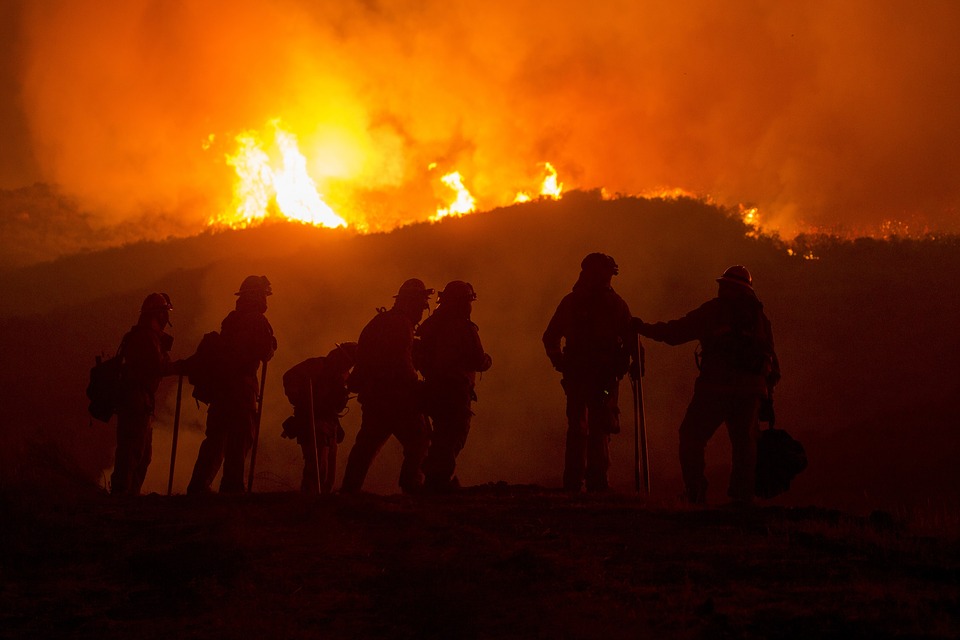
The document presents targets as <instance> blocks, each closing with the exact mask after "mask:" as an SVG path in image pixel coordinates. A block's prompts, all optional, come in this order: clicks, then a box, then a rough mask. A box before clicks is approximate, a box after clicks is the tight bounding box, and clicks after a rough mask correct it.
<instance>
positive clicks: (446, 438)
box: [414, 280, 493, 492]
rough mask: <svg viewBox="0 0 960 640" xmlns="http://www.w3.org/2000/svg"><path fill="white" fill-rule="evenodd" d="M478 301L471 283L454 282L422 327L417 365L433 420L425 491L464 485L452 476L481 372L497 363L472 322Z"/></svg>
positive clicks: (468, 425)
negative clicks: (477, 378) (471, 314)
mask: <svg viewBox="0 0 960 640" xmlns="http://www.w3.org/2000/svg"><path fill="white" fill-rule="evenodd" d="M476 299H477V294H476V293H475V292H474V290H473V286H472V285H471V284H470V283H469V282H463V281H462V280H454V281H452V282H449V283H448V284H447V286H446V287H444V289H443V291H441V292H440V293H439V295H438V301H439V305H438V306H437V310H436V312H435V313H434V314H433V315H431V316H430V317H429V318H427V319H426V320H424V321H423V323H422V324H421V325H420V327H419V328H418V329H417V336H418V337H419V338H420V341H419V343H418V344H417V346H418V347H419V348H418V349H416V350H415V351H414V362H415V364H416V365H417V368H418V369H419V370H420V371H421V372H422V373H423V387H424V401H425V406H426V410H427V414H428V415H429V416H430V419H431V420H432V422H433V434H432V436H431V438H430V450H429V452H428V453H427V458H426V460H424V461H423V473H424V476H425V478H424V489H425V490H427V491H431V492H444V491H449V490H451V489H455V488H456V487H458V486H459V483H458V482H457V480H456V478H455V477H454V475H453V472H454V470H455V469H456V460H457V455H458V454H459V453H460V451H461V450H462V449H463V446H464V445H465V444H466V442H467V434H468V433H469V432H470V418H471V417H472V416H473V412H472V411H471V410H470V405H471V402H472V401H473V400H476V399H477V396H476V394H475V393H474V385H475V383H476V377H477V372H482V371H486V370H487V369H489V368H490V365H491V364H492V362H493V360H492V359H491V358H490V356H489V355H488V354H487V353H485V352H484V350H483V345H482V344H481V343H480V334H479V330H478V328H477V325H475V324H474V323H473V322H472V321H471V320H470V313H471V311H472V309H473V301H474V300H476Z"/></svg>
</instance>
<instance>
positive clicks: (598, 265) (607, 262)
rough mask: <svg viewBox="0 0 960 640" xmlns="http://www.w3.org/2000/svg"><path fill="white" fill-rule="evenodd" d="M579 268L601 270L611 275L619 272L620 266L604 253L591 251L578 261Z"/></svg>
mask: <svg viewBox="0 0 960 640" xmlns="http://www.w3.org/2000/svg"><path fill="white" fill-rule="evenodd" d="M580 268H581V269H583V270H584V271H594V272H603V273H608V274H610V275H613V276H615V275H617V274H619V273H620V267H618V266H617V263H616V262H615V261H614V259H613V258H612V257H610V256H608V255H607V254H605V253H591V254H590V255H588V256H587V257H586V258H584V259H583V262H581V263H580Z"/></svg>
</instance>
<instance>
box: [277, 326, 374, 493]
mask: <svg viewBox="0 0 960 640" xmlns="http://www.w3.org/2000/svg"><path fill="white" fill-rule="evenodd" d="M356 357H357V343H356V342H343V343H340V344H338V345H337V346H336V348H334V349H333V350H331V351H330V353H328V354H327V355H326V356H325V357H319V358H310V359H308V360H304V361H303V362H301V363H300V364H298V365H296V366H294V367H293V368H291V369H290V370H289V371H287V372H286V373H285V374H283V390H284V392H285V393H286V395H287V398H288V399H289V400H290V403H291V404H292V405H293V415H292V416H291V417H289V418H287V419H286V420H285V421H284V422H283V433H282V434H281V435H282V436H283V437H284V438H296V440H297V444H299V445H300V448H301V449H302V450H303V480H302V481H301V483H300V490H301V491H303V492H304V493H318V492H319V493H330V491H331V490H332V489H333V481H334V477H335V476H336V473H337V445H338V444H339V443H340V442H342V441H343V436H344V433H343V428H342V427H341V426H340V414H341V413H342V412H343V410H344V409H345V408H346V407H347V400H348V398H349V392H348V391H347V376H348V375H349V374H350V369H352V368H353V363H354V361H355V360H356ZM311 383H312V387H313V420H314V424H313V425H312V426H311V425H310V411H311V407H310V395H309V394H310V388H311ZM314 438H316V440H314ZM318 481H319V483H320V486H319V488H318V486H317V482H318Z"/></svg>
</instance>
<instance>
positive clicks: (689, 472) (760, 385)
mask: <svg viewBox="0 0 960 640" xmlns="http://www.w3.org/2000/svg"><path fill="white" fill-rule="evenodd" d="M717 282H718V283H719V292H718V294H717V297H716V298H714V299H712V300H709V301H707V302H706V303H704V304H703V305H701V306H700V307H699V308H697V309H694V310H693V311H691V312H690V313H688V314H687V315H685V316H684V317H682V318H680V319H679V320H671V321H670V322H658V323H656V324H647V323H645V322H643V321H641V320H640V319H639V318H635V319H634V327H635V329H636V330H637V331H638V332H639V333H640V334H641V335H644V336H646V337H648V338H652V339H654V340H658V341H660V342H666V343H667V344H670V345H678V344H683V343H685V342H690V341H691V340H699V341H700V348H701V349H702V353H701V355H700V358H699V360H698V366H699V368H700V375H699V377H698V378H697V381H696V386H695V387H694V392H693V399H692V400H691V401H690V405H689V406H688V407H687V413H686V415H685V416H684V418H683V422H682V423H681V424H680V467H681V469H682V471H683V482H684V484H685V486H686V493H685V497H686V499H687V500H688V501H689V502H691V503H694V504H703V503H705V502H706V496H707V479H706V476H705V475H704V466H705V462H704V451H705V449H706V446H707V442H708V441H709V440H710V438H711V437H712V436H713V434H714V433H715V432H716V430H717V429H718V428H719V427H720V424H721V423H723V422H726V424H727V433H728V434H729V436H730V443H731V445H732V448H733V469H732V470H731V473H730V486H729V489H728V495H729V496H730V498H731V499H732V500H733V501H734V503H737V504H746V503H749V502H750V501H751V500H752V499H753V496H754V483H755V476H756V466H757V462H756V460H757V438H758V435H759V412H760V407H761V400H762V399H764V398H769V397H770V395H771V394H772V392H773V387H774V385H776V383H777V381H778V380H779V379H780V365H779V363H778V361H777V355H776V353H775V352H774V348H773V331H772V329H771V326H770V321H769V320H768V319H767V316H766V315H765V314H764V312H763V304H762V303H761V302H760V300H759V299H758V298H757V295H756V293H755V292H754V290H753V278H752V277H751V276H750V272H749V271H747V269H746V268H745V267H743V266H741V265H735V266H732V267H730V268H729V269H727V270H726V271H724V272H723V275H722V276H721V277H719V278H717Z"/></svg>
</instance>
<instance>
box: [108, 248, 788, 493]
mask: <svg viewBox="0 0 960 640" xmlns="http://www.w3.org/2000/svg"><path fill="white" fill-rule="evenodd" d="M618 272H619V270H618V267H617V264H616V262H615V261H614V259H613V258H612V257H610V256H608V255H606V254H603V253H591V254H589V255H588V256H586V257H585V258H584V260H583V261H582V263H581V271H580V274H579V277H578V279H577V282H576V284H575V285H574V286H573V290H572V291H571V292H570V293H569V294H567V295H566V296H565V297H564V298H563V299H562V300H561V302H560V304H559V306H558V307H557V310H556V312H555V313H554V315H553V317H552V318H551V319H550V322H549V324H548V326H547V329H546V331H545V332H544V334H543V344H544V347H545V349H546V354H547V356H548V357H549V359H550V362H551V363H552V364H553V366H554V368H556V369H557V371H559V372H560V373H561V374H562V380H561V384H562V386H563V389H564V392H565V393H566V397H567V405H566V414H567V431H566V453H565V460H564V470H563V487H564V489H565V490H566V491H570V492H579V491H581V490H582V489H583V488H584V485H585V487H586V490H587V491H604V490H606V489H607V486H608V485H607V471H608V468H609V465H610V459H609V450H608V447H609V442H610V436H611V434H616V433H619V431H620V420H619V416H620V410H619V401H618V396H619V386H620V381H621V380H622V379H623V378H624V377H625V376H627V375H629V376H630V377H631V379H632V380H633V381H634V382H635V383H636V382H637V381H638V380H639V378H640V376H641V375H642V360H643V351H642V346H641V345H640V342H639V339H638V336H645V337H647V338H650V339H653V340H657V341H661V342H665V343H667V344H671V345H677V344H682V343H685V342H690V341H693V340H698V341H699V342H700V355H699V362H698V364H699V368H700V374H699V376H698V378H697V381H696V385H695V390H694V395H693V399H692V400H691V402H690V404H689V406H688V408H687V412H686V415H685V416H684V418H683V421H682V422H681V425H680V464H681V469H682V473H683V481H684V486H685V493H684V496H683V497H684V499H685V500H686V501H688V502H690V503H692V504H703V503H705V502H706V491H707V480H706V476H705V474H704V466H705V465H704V452H705V449H706V445H707V441H708V440H709V439H710V438H711V437H712V435H713V434H714V433H715V432H716V430H717V429H718V428H719V426H720V425H721V424H723V423H726V425H727V430H728V433H729V436H730V441H731V445H732V455H733V461H732V462H733V464H732V471H731V477H730V485H729V490H728V495H729V497H730V498H731V500H733V501H734V503H738V504H743V503H749V502H750V501H751V500H752V498H753V496H754V471H755V468H756V450H757V439H758V436H759V422H760V420H761V419H762V418H763V419H769V418H768V417H765V416H763V415H762V414H763V413H765V412H770V411H772V402H771V400H772V393H773V387H774V385H776V383H777V381H778V380H779V378H780V371H779V364H778V361H777V356H776V353H775V351H774V345H773V334H772V331H771V326H770V322H769V320H768V319H767V317H766V315H765V314H764V312H763V305H762V304H761V303H760V301H759V300H758V298H757V296H756V294H755V292H754V289H753V282H752V278H751V276H750V273H749V271H748V270H747V269H746V268H745V267H743V266H740V265H736V266H733V267H730V268H729V269H727V270H726V271H725V272H724V273H723V275H722V276H720V277H719V278H717V282H718V285H719V288H718V294H717V297H715V298H713V299H711V300H709V301H707V302H706V303H705V304H703V305H701V306H700V307H698V308H697V309H695V310H693V311H691V312H690V313H688V314H687V315H685V316H684V317H682V318H680V319H677V320H672V321H670V322H659V323H655V324H649V323H646V322H643V321H642V320H640V319H639V318H636V317H633V316H632V315H631V313H630V310H629V307H628V305H627V304H626V302H625V301H624V300H623V298H621V297H620V296H619V295H618V294H617V293H616V292H615V291H614V289H613V287H612V278H613V276H615V275H617V274H618ZM433 293H434V290H433V289H430V288H427V287H426V286H425V284H424V283H423V282H422V281H421V280H419V279H416V278H413V279H410V280H407V281H406V282H404V283H403V284H402V285H401V287H400V289H399V291H398V292H397V295H395V296H394V304H393V306H392V307H391V308H390V309H379V310H378V313H377V315H376V316H375V317H374V318H373V319H372V320H371V321H370V322H369V323H367V325H366V326H365V327H364V329H363V331H362V332H361V333H360V336H359V338H358V339H357V341H356V342H344V343H340V344H337V345H336V346H335V348H334V349H332V350H331V351H330V352H329V353H328V354H327V355H326V356H321V357H314V358H310V359H307V360H304V361H303V362H301V363H299V364H297V365H296V366H294V367H293V368H291V369H290V370H289V371H287V372H286V373H285V374H284V376H283V386H284V391H285V393H286V395H287V398H288V399H289V400H290V402H291V404H292V405H293V415H292V416H291V417H290V418H288V419H287V420H286V421H285V422H284V423H283V433H282V435H283V437H287V438H291V439H296V441H297V443H298V444H299V445H300V446H301V448H302V450H303V459H304V469H303V479H302V482H301V489H302V490H303V491H304V492H309V493H330V492H331V491H332V490H333V485H334V477H335V475H336V458H337V446H338V444H339V443H340V442H341V441H342V440H343V437H344V431H343V428H342V427H341V425H340V416H341V415H342V413H343V411H344V409H345V408H346V405H347V402H348V399H349V397H350V394H351V393H356V394H357V400H358V402H359V404H360V407H361V411H362V417H361V424H360V429H359V431H358V433H357V435H356V441H355V443H354V445H353V448H352V449H351V451H350V454H349V456H348V458H347V465H346V469H345V470H344V475H343V481H342V484H341V486H340V492H341V493H351V492H356V491H359V490H360V489H361V488H362V486H363V482H364V479H365V477H366V475H367V472H368V470H369V468H370V465H371V464H372V462H373V460H374V458H375V457H376V455H377V454H378V453H379V451H380V449H381V448H382V447H383V445H384V444H385V443H386V441H387V440H388V439H389V438H390V436H394V437H396V438H397V440H398V441H399V442H400V444H401V445H402V447H403V462H402V464H401V469H400V479H399V485H400V488H401V490H402V491H404V492H405V493H421V492H429V493H443V492H448V491H452V490H455V489H456V488H457V487H458V486H459V483H458V481H457V477H456V476H455V475H454V473H455V469H456V458H457V455H458V454H459V453H460V451H461V450H462V449H463V447H464V445H465V444H466V440H467V436H468V433H469V430H470V420H471V417H472V415H473V412H472V403H473V402H474V401H475V400H476V395H475V393H474V386H475V382H476V374H477V373H480V372H483V371H486V370H487V369H489V368H490V366H491V364H492V359H491V357H490V355H489V354H487V353H486V352H485V351H484V349H483V346H482V344H481V341H480V336H479V332H478V328H477V325H475V324H474V323H473V322H472V321H471V317H470V316H471V312H472V307H473V302H474V301H475V300H476V298H477V295H476V293H475V292H474V289H473V287H472V286H471V285H470V284H469V283H467V282H464V281H460V280H454V281H452V282H449V283H448V284H447V285H446V286H445V287H444V288H443V290H442V291H440V292H439V294H438V306H437V308H436V311H435V312H434V313H432V314H431V315H429V316H428V317H427V318H426V319H425V320H423V314H424V311H426V310H427V309H428V308H429V299H430V297H431V296H432V295H433ZM271 294H272V290H271V285H270V282H269V281H268V280H267V278H266V277H265V276H249V277H247V278H246V279H245V280H244V281H243V283H242V284H241V286H240V289H239V291H238V292H237V293H236V296H237V302H236V309H235V310H234V311H231V312H230V314H229V315H228V316H227V317H226V318H225V319H224V320H223V322H222V324H221V330H220V339H221V342H220V343H221V345H222V347H221V358H222V360H223V362H222V363H221V366H220V367H219V368H218V369H217V371H218V375H217V384H216V385H215V386H214V388H213V391H212V393H211V397H210V398H209V409H208V411H207V424H206V433H205V438H204V440H203V442H202V443H201V445H200V452H199V455H198V457H197V461H196V463H195V465H194V468H193V474H192V476H191V479H190V483H189V485H188V487H187V493H188V494H202V493H209V492H211V484H212V482H213V480H214V478H215V477H216V475H217V473H218V472H219V471H220V468H221V466H222V467H223V475H222V478H221V482H220V487H219V490H220V492H221V493H240V492H243V491H244V490H245V486H244V482H243V473H244V466H245V462H246V459H247V456H248V454H250V452H251V449H253V453H254V454H255V453H256V445H255V438H256V436H257V434H258V430H259V419H260V414H259V410H260V407H261V406H262V386H261V385H262V382H263V380H262V378H263V376H264V375H265V363H266V362H267V361H269V360H270V359H271V358H272V357H273V355H274V353H275V351H276V349H277V342H276V339H275V338H274V336H273V329H272V327H271V326H270V323H269V322H268V321H267V318H266V316H265V315H264V314H265V312H266V310H267V296H269V295H271ZM172 309H173V306H172V304H171V302H170V298H169V296H167V295H166V294H164V293H152V294H150V295H148V296H147V297H146V299H145V300H144V302H143V305H142V307H141V310H140V318H139V321H138V322H137V324H136V325H135V326H134V327H133V328H132V329H131V330H130V331H129V332H128V333H127V335H126V336H125V337H124V340H123V345H124V346H123V361H124V364H123V376H122V393H121V399H120V402H119V406H118V407H117V416H118V419H117V450H116V462H115V466H114V471H113V475H112V477H111V487H110V489H111V493H114V494H127V495H137V494H139V492H140V488H141V486H142V484H143V481H144V477H145V475H146V470H147V466H148V465H149V463H150V459H151V437H152V427H151V421H152V417H153V413H154V402H155V400H154V399H155V394H156V391H157V389H158V387H159V384H160V380H161V378H162V377H164V376H167V375H176V374H179V375H181V376H183V375H189V374H191V373H192V368H194V367H196V366H197V362H196V358H195V357H192V358H187V359H185V360H179V361H175V362H173V361H171V359H170V356H169V353H170V349H171V345H172V341H173V339H172V337H171V336H170V335H169V334H167V333H166V332H165V329H166V327H167V326H168V324H169V319H170V315H169V314H170V311H171V310H172ZM421 320H422V322H421ZM261 367H262V369H261ZM258 369H259V370H261V378H260V380H259V381H258ZM251 458H252V457H251ZM250 464H251V466H252V465H253V459H251V463H250ZM251 478H252V475H251ZM246 489H247V490H248V489H249V486H247V487H246Z"/></svg>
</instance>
